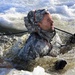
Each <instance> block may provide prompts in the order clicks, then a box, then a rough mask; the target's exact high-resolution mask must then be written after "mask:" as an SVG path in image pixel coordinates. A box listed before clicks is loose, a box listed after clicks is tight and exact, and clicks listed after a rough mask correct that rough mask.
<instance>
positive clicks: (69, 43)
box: [60, 34, 75, 53]
mask: <svg viewBox="0 0 75 75" xmlns="http://www.w3.org/2000/svg"><path fill="white" fill-rule="evenodd" d="M73 46H75V34H73V35H71V36H70V37H69V39H68V40H67V41H66V44H65V45H61V48H60V53H66V52H68V51H69V50H71V49H72V48H73Z"/></svg>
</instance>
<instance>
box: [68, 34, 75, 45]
mask: <svg viewBox="0 0 75 75" xmlns="http://www.w3.org/2000/svg"><path fill="white" fill-rule="evenodd" d="M69 42H70V43H72V44H75V34H73V35H72V36H71V37H70V39H69Z"/></svg>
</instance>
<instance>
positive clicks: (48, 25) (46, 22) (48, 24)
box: [38, 13, 54, 31]
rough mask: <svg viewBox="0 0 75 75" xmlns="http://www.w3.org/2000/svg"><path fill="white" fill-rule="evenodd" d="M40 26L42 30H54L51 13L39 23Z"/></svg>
mask: <svg viewBox="0 0 75 75" xmlns="http://www.w3.org/2000/svg"><path fill="white" fill-rule="evenodd" d="M38 25H39V26H40V28H42V29H43V30H47V31H48V30H51V31H53V30H54V25H53V20H52V17H51V15H50V13H48V14H45V15H44V18H43V20H42V21H41V22H40V23H38Z"/></svg>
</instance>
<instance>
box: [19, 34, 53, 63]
mask: <svg viewBox="0 0 75 75" xmlns="http://www.w3.org/2000/svg"><path fill="white" fill-rule="evenodd" d="M51 49H52V45H51V44H50V43H48V42H47V41H46V40H45V39H43V38H42V37H40V36H39V35H38V34H37V33H32V34H31V35H30V37H29V38H28V40H27V42H26V44H25V46H24V47H23V48H22V49H21V50H20V52H19V54H18V56H19V58H20V59H23V60H25V61H26V62H27V61H30V60H33V59H35V58H37V57H42V56H46V55H48V54H49V52H50V51H51Z"/></svg>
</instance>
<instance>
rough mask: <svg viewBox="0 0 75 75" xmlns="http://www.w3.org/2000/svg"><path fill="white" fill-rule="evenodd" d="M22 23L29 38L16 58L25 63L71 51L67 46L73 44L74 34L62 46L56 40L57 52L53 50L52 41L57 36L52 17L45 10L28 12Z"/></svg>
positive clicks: (74, 40)
mask: <svg viewBox="0 0 75 75" xmlns="http://www.w3.org/2000/svg"><path fill="white" fill-rule="evenodd" d="M24 21H25V26H26V27H27V29H28V31H29V33H30V36H29V38H28V39H27V41H26V43H25V46H24V47H23V48H22V49H21V50H20V51H19V53H18V58H19V59H20V60H24V62H26V63H28V62H29V61H31V60H35V59H36V58H38V57H40V58H41V57H43V56H57V55H59V54H60V53H61V52H63V50H65V49H67V50H69V49H71V47H69V46H71V45H72V44H74V43H75V34H74V35H72V36H71V35H70V37H69V40H67V41H66V43H65V44H64V45H63V44H62V42H61V41H60V40H59V41H58V40H56V41H57V42H56V43H57V44H58V47H59V50H56V49H53V47H54V46H53V44H52V40H53V38H54V37H55V36H57V32H56V30H55V28H54V22H53V19H52V16H51V14H50V12H49V11H48V10H46V9H39V10H35V11H29V13H28V15H27V16H26V17H25V18H24ZM57 39H58V38H57Z"/></svg>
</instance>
